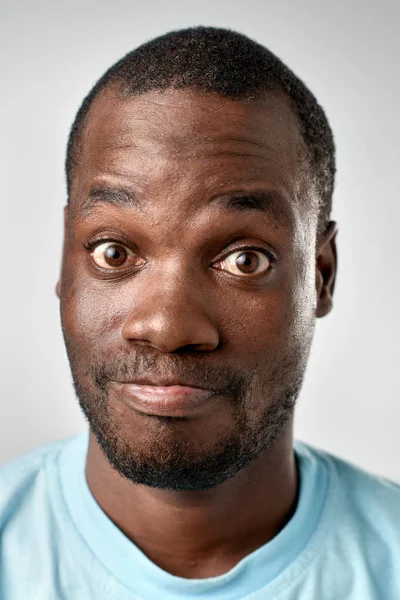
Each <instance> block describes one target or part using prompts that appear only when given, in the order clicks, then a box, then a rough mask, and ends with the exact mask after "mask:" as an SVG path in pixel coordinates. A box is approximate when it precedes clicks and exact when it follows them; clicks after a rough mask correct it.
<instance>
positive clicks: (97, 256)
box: [91, 242, 144, 269]
mask: <svg viewBox="0 0 400 600" xmlns="http://www.w3.org/2000/svg"><path fill="white" fill-rule="evenodd" d="M91 254H92V257H93V260H94V262H95V263H96V265H98V266H99V267H102V268H105V269H109V268H111V269H117V268H118V267H121V266H123V265H124V264H125V263H126V262H127V260H128V258H130V259H131V260H132V261H133V263H134V265H138V264H139V265H140V264H143V263H144V260H143V259H142V258H141V257H140V256H138V255H137V254H135V253H134V252H132V250H130V249H129V248H127V247H126V246H123V245H122V244H119V243H118V242H103V243H102V244H98V245H97V246H96V247H95V248H94V249H93V250H92V252H91Z"/></svg>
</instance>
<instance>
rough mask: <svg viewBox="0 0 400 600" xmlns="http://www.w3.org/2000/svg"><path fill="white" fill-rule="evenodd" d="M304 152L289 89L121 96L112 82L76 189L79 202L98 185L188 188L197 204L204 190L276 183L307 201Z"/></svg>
mask: <svg viewBox="0 0 400 600" xmlns="http://www.w3.org/2000/svg"><path fill="white" fill-rule="evenodd" d="M305 156H306V154H305V148H304V142H303V138H302V136H301V133H300V129H299V124H298V120H297V117H296V115H295V113H294V111H293V110H292V108H291V106H290V104H289V100H288V99H287V98H286V97H285V96H284V95H283V94H280V93H274V94H265V95H264V96H263V97H260V98H253V99H249V100H246V101H244V100H232V99H228V98H225V97H222V96H220V95H218V94H212V93H204V92H200V91H197V90H193V89H189V90H175V89H168V90H165V91H159V90H155V91H151V92H148V93H145V94H140V95H136V96H129V97H122V96H121V94H120V93H119V92H118V91H117V90H116V89H113V88H111V87H110V88H106V89H105V90H103V92H102V93H101V94H100V95H99V96H98V97H97V98H96V99H95V101H94V102H93V105H92V107H91V109H90V111H89V115H88V118H87V122H86V124H85V127H84V131H83V134H82V141H81V147H80V154H79V161H78V166H77V169H76V171H75V174H74V178H73V182H72V194H71V195H72V197H74V196H76V200H75V202H76V203H77V206H79V205H80V204H82V203H83V202H85V199H87V197H88V196H89V195H90V193H91V192H92V191H93V189H96V187H101V186H105V187H116V188H121V187H122V188H127V187H128V188H134V190H135V192H136V193H137V195H138V196H142V197H145V196H146V195H147V197H148V198H149V199H150V198H153V199H154V198H156V197H157V196H158V195H159V193H160V192H161V193H165V195H168V194H175V195H176V198H181V199H183V197H184V196H185V194H186V198H187V200H188V202H190V205H191V206H192V207H193V206H194V205H195V204H196V201H197V202H199V201H200V202H201V198H200V196H201V197H202V198H203V199H204V200H205V201H206V200H207V198H209V197H211V196H213V195H216V194H218V193H221V194H222V193H228V192H231V191H235V189H239V190H240V189H243V190H244V189H246V188H252V189H255V188H260V189H263V188H271V189H273V190H274V191H276V192H277V193H278V194H280V195H281V196H282V197H283V196H285V197H286V198H287V200H288V201H289V202H292V203H295V202H298V199H299V197H300V196H301V197H302V199H303V203H304V196H305V194H306V192H307V188H309V187H310V186H309V185H308V169H307V167H306V161H305ZM249 191H251V190H250V189H249ZM75 202H74V204H75Z"/></svg>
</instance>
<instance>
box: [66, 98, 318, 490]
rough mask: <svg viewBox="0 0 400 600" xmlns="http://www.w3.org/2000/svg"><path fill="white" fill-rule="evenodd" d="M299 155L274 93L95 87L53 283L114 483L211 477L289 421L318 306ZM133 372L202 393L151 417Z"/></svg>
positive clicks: (208, 480) (183, 483) (309, 209)
mask: <svg viewBox="0 0 400 600" xmlns="http://www.w3.org/2000/svg"><path fill="white" fill-rule="evenodd" d="M303 156H304V154H303V146H302V141H301V138H300V134H299V129H298V124H297V121H296V118H295V116H294V114H293V113H292V111H291V109H290V108H289V105H288V103H287V101H286V100H285V99H284V98H283V97H281V96H279V95H274V96H272V95H271V96H265V98H264V99H260V100H252V101H250V102H244V101H234V100H229V99H226V98H223V97H220V96H218V95H213V94H202V93H199V92H195V91H193V90H189V91H182V90H168V91H166V92H160V91H153V92H149V93H146V94H142V95H139V96H136V97H130V98H125V99H122V98H121V96H119V95H118V94H117V93H116V92H114V91H113V90H112V89H108V90H106V91H105V92H103V93H102V94H101V95H100V97H99V98H97V99H96V101H95V103H94V105H93V106H92V109H91V112H90V115H89V120H88V123H87V125H86V128H85V132H84V136H83V144H82V148H81V154H80V160H79V165H78V167H77V169H76V173H75V175H74V179H73V185H72V194H71V199H70V206H69V209H68V210H66V215H65V216H66V219H65V239H64V254H63V265H62V274H61V278H60V281H59V283H58V285H57V293H58V295H59V297H60V300H61V320H62V328H63V334H64V339H65V343H66V348H67V353H68V357H69V360H70V364H71V370H72V375H73V381H74V386H75V390H76V393H77V396H78V399H79V402H80V404H81V407H82V409H83V411H84V413H85V415H86V416H87V418H88V420H89V423H90V426H91V430H92V432H93V433H94V435H95V438H96V440H97V443H98V444H99V446H100V447H101V449H102V450H103V452H104V454H105V455H106V456H107V458H108V460H109V462H110V463H111V464H112V465H113V467H114V468H116V469H117V470H118V471H119V472H120V473H121V474H122V475H123V476H125V477H127V478H128V479H130V480H131V481H134V482H138V483H142V484H145V485H150V486H155V487H161V488H168V489H205V488H209V487H213V486H215V485H216V484H218V483H220V482H222V481H225V480H226V479H228V478H230V477H232V476H234V475H235V474H236V473H237V472H238V471H239V470H241V469H242V468H243V467H245V466H246V465H247V464H249V463H250V462H251V461H252V460H253V459H254V458H255V457H256V456H258V455H259V454H260V453H261V452H262V451H264V450H266V449H267V448H268V447H269V446H270V445H271V443H272V441H273V440H274V439H276V438H277V437H278V436H279V435H280V434H282V431H283V430H284V428H285V427H288V426H289V424H290V422H291V415H292V411H293V406H294V402H295V399H296V397H297V395H298V393H299V391H300V387H301V384H302V380H303V376H304V371H305V368H306V363H307V359H308V355H309V351H310V346H311V341H312V337H313V331H314V324H315V317H316V314H317V292H316V251H315V246H316V239H315V235H316V227H317V212H316V209H315V206H316V200H315V198H313V194H312V186H311V185H310V183H309V181H308V176H307V172H308V171H307V169H306V167H305V163H304V160H303ZM132 381H136V382H138V383H155V384H162V383H181V384H183V385H191V386H194V387H198V388H206V389H209V390H210V389H211V390H213V391H215V394H213V395H211V396H210V397H209V399H208V400H207V402H205V403H203V404H202V406H201V409H199V410H193V411H191V412H189V413H188V414H187V415H185V416H176V415H175V416H166V415H165V414H164V415H161V416H160V415H150V414H145V413H144V412H142V411H140V410H138V409H137V406H133V405H132V403H131V402H129V400H128V399H127V397H126V395H124V393H123V392H122V387H121V383H122V382H132Z"/></svg>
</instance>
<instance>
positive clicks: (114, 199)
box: [78, 186, 291, 229]
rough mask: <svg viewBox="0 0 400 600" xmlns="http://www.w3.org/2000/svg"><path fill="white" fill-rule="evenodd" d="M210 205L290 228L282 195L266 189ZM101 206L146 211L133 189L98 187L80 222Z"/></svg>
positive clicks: (225, 197)
mask: <svg viewBox="0 0 400 600" xmlns="http://www.w3.org/2000/svg"><path fill="white" fill-rule="evenodd" d="M211 203H212V204H217V205H219V206H220V207H221V208H223V209H225V210H229V211H235V212H243V211H254V210H256V211H259V212H261V213H263V214H264V215H267V216H268V217H269V218H271V220H272V221H274V222H275V223H276V224H277V225H278V226H280V227H282V228H284V229H289V228H290V221H291V215H290V211H289V210H288V208H287V206H286V203H285V200H284V199H283V198H282V196H281V194H279V193H277V192H273V191H264V190H263V191H251V192H234V193H233V194H227V195H223V196H217V197H215V198H213V199H212V201H211ZM101 204H109V205H111V206H119V207H122V208H128V209H134V210H140V209H142V208H143V202H142V200H141V198H139V196H138V195H137V194H136V193H135V192H134V191H133V190H130V189H126V188H111V187H106V186H98V187H95V188H93V189H92V190H91V191H90V193H89V195H88V197H87V198H86V199H85V200H84V201H83V203H82V204H81V206H80V208H79V211H78V219H83V218H84V217H86V216H89V215H90V214H91V213H92V211H93V210H94V209H95V207H96V206H98V205H101Z"/></svg>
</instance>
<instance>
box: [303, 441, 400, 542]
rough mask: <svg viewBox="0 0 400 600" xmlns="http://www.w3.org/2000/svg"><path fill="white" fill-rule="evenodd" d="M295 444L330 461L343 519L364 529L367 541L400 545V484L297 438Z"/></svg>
mask: <svg viewBox="0 0 400 600" xmlns="http://www.w3.org/2000/svg"><path fill="white" fill-rule="evenodd" d="M295 448H296V451H297V452H298V454H299V455H300V457H303V459H304V460H310V461H322V462H323V463H324V464H325V465H326V467H327V469H328V472H329V478H330V490H331V492H332V493H334V494H335V497H336V498H337V502H338V506H340V510H341V514H340V515H338V517H340V518H339V521H340V522H344V523H347V525H348V526H351V528H352V529H353V530H354V529H355V528H358V529H359V530H361V531H362V532H363V533H364V536H363V537H364V538H365V539H364V541H366V539H367V538H368V537H371V539H373V540H374V543H376V542H377V541H378V540H379V539H382V541H385V544H387V543H389V544H390V542H393V544H394V545H395V546H397V547H399V549H400V484H398V483H395V482H394V481H390V480H388V479H386V478H384V477H380V476H378V475H375V474H373V473H369V472H368V471H366V470H364V469H362V468H360V467H357V466H356V465H354V464H352V463H351V462H348V461H346V460H343V459H341V458H338V457H337V456H334V455H333V454H331V453H329V452H326V451H323V450H320V449H317V448H314V447H312V446H310V445H308V444H304V443H302V442H296V446H295Z"/></svg>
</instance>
